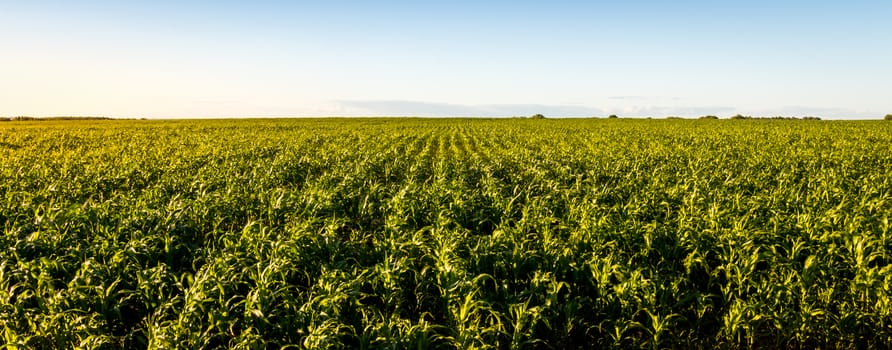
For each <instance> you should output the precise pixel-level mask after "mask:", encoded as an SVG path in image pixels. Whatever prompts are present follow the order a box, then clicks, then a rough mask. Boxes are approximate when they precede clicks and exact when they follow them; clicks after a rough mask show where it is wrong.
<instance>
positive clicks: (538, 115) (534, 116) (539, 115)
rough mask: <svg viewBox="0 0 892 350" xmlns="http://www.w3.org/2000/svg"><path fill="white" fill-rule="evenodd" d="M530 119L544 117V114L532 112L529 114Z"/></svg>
mask: <svg viewBox="0 0 892 350" xmlns="http://www.w3.org/2000/svg"><path fill="white" fill-rule="evenodd" d="M530 119H545V116H544V115H541V114H533V115H531V116H530Z"/></svg>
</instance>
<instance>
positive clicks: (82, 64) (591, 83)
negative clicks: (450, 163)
mask: <svg viewBox="0 0 892 350" xmlns="http://www.w3.org/2000/svg"><path fill="white" fill-rule="evenodd" d="M890 18H892V1H885V0H884V1H860V0H853V1H833V2H831V1H761V0H756V1H684V0H681V1H609V2H606V1H605V2H595V1H522V0H521V1H439V2H433V1H376V2H372V1H337V0H334V1H241V2H235V1H140V2H130V1H121V0H118V1H99V0H96V1H90V0H84V1H67V0H65V1H45V0H30V1H8V0H0V48H2V50H0V116H14V115H32V116H53V115H104V116H115V117H151V118H164V117H180V118H181V117H227V116H233V117H241V116H327V115H421V116H510V115H529V114H533V113H542V114H545V115H547V116H591V115H606V114H619V115H626V116H653V117H663V116H667V115H682V116H699V115H703V114H715V115H719V116H729V115H732V114H735V113H743V114H748V115H759V116H773V115H786V116H802V115H815V116H821V117H824V118H862V119H863V118H871V119H872V118H881V117H882V116H883V115H885V114H887V113H892V88H890V84H892V63H890V62H892V24H890Z"/></svg>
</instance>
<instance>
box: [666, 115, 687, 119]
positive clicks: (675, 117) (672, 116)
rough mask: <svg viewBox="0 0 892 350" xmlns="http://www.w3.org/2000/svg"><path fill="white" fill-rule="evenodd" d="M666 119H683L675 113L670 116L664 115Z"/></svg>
mask: <svg viewBox="0 0 892 350" xmlns="http://www.w3.org/2000/svg"><path fill="white" fill-rule="evenodd" d="M666 119H684V118H682V117H679V116H677V115H670V116H668V117H666Z"/></svg>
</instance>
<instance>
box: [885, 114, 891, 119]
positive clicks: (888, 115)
mask: <svg viewBox="0 0 892 350" xmlns="http://www.w3.org/2000/svg"><path fill="white" fill-rule="evenodd" d="M883 119H885V120H892V114H886V116H885V117H884V118H883Z"/></svg>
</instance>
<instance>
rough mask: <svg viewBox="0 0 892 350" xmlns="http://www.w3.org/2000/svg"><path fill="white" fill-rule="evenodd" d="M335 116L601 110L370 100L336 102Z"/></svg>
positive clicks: (574, 113) (573, 113) (571, 114)
mask: <svg viewBox="0 0 892 350" xmlns="http://www.w3.org/2000/svg"><path fill="white" fill-rule="evenodd" d="M337 105H338V106H339V108H338V111H339V113H344V114H347V115H382V116H428V117H507V116H526V115H532V114H537V113H539V114H544V115H546V116H553V117H578V116H593V115H601V114H603V113H604V111H603V110H602V109H599V108H593V107H588V106H568V105H544V104H490V105H463V104H450V103H439V102H426V101H404V100H372V101H357V100H343V101H338V102H337Z"/></svg>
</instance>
